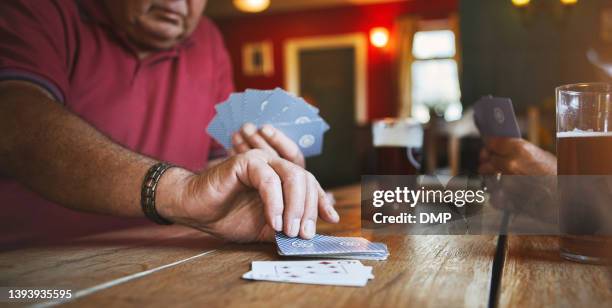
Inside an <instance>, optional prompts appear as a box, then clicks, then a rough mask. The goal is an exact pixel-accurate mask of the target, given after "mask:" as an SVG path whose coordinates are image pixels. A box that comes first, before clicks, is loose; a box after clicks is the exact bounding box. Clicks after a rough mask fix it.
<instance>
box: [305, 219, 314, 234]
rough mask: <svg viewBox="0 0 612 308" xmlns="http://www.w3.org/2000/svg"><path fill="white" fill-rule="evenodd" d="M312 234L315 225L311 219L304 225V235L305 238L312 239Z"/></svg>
mask: <svg viewBox="0 0 612 308" xmlns="http://www.w3.org/2000/svg"><path fill="white" fill-rule="evenodd" d="M314 234H315V224H314V221H312V219H308V220H306V222H305V223H304V235H305V236H306V237H307V238H312V237H313V236H314Z"/></svg>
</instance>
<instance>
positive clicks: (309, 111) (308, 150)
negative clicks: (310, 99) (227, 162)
mask: <svg viewBox="0 0 612 308" xmlns="http://www.w3.org/2000/svg"><path fill="white" fill-rule="evenodd" d="M215 109H216V110H217V115H216V116H215V118H214V119H213V120H212V122H211V123H210V124H209V125H208V129H207V132H208V133H209V134H210V135H211V136H212V137H213V138H215V140H217V142H219V143H220V144H221V145H223V146H224V147H225V148H226V149H230V148H231V147H232V141H231V139H232V135H233V134H234V133H235V132H237V131H238V130H239V129H240V128H241V127H242V125H244V124H245V123H252V124H254V125H255V126H257V127H258V128H259V127H261V126H262V125H264V124H270V125H272V126H274V127H275V128H277V129H279V130H280V131H282V132H283V133H284V134H285V135H287V137H289V138H291V140H293V141H294V142H295V143H296V144H297V145H298V146H299V147H300V150H302V153H303V154H304V156H305V157H310V156H315V155H319V154H321V151H322V148H323V134H324V133H325V132H326V131H328V130H329V125H327V123H326V122H325V121H324V120H323V119H322V118H321V117H320V116H319V110H318V109H317V108H316V107H314V106H311V105H309V104H308V103H307V102H306V101H305V100H304V99H302V98H300V97H296V96H294V95H291V94H289V93H288V92H286V91H284V90H283V89H280V88H276V89H274V90H251V89H249V90H246V91H245V92H243V93H233V94H231V95H230V96H229V98H228V99H227V100H226V101H224V102H222V103H220V104H218V105H217V106H215Z"/></svg>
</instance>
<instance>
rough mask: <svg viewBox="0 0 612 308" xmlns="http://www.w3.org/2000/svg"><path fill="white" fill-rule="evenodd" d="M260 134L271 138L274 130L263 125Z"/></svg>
mask: <svg viewBox="0 0 612 308" xmlns="http://www.w3.org/2000/svg"><path fill="white" fill-rule="evenodd" d="M261 132H262V133H263V134H264V135H266V136H268V137H272V135H274V129H273V128H272V126H270V125H264V127H263V128H262V129H261Z"/></svg>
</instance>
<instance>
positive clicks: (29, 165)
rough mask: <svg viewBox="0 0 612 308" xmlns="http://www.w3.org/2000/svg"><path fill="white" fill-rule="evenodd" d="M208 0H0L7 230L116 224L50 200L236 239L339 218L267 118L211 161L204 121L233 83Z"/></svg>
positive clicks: (2, 189) (0, 126)
mask: <svg viewBox="0 0 612 308" xmlns="http://www.w3.org/2000/svg"><path fill="white" fill-rule="evenodd" d="M205 5H206V0H104V1H101V0H81V1H77V0H45V1H40V0H10V1H2V3H1V4H0V131H1V132H2V136H3V137H2V138H1V139H0V174H1V175H2V176H3V178H2V179H1V180H0V198H2V211H1V213H0V220H1V222H0V231H1V232H2V233H1V234H3V236H4V239H3V240H4V242H6V241H7V239H6V238H8V239H9V241H10V240H11V239H12V240H19V239H22V238H23V234H26V233H27V232H28V231H30V232H33V231H34V230H39V231H40V230H42V231H45V232H47V233H53V232H60V229H61V227H60V226H61V225H64V226H66V225H67V224H69V225H71V226H82V227H85V228H90V229H93V228H94V226H95V225H96V222H97V221H100V220H102V221H103V224H105V225H107V226H108V225H112V226H115V225H116V223H117V221H116V220H109V219H108V218H107V219H106V220H104V219H101V218H98V217H95V218H94V216H92V215H88V214H83V213H77V212H71V211H68V210H58V207H57V206H54V205H53V204H54V203H55V204H59V205H61V206H63V207H66V208H70V209H74V210H78V211H80V212H89V213H97V214H109V215H113V216H119V217H142V216H145V215H146V216H147V217H149V218H151V219H152V220H154V221H157V222H161V223H170V222H175V223H179V224H184V225H188V226H191V227H194V228H197V229H200V230H203V231H205V232H209V233H211V234H214V235H217V236H220V237H223V238H226V239H229V240H235V241H253V240H263V239H269V238H270V236H271V234H272V233H273V232H272V231H273V230H277V231H280V230H283V231H284V232H285V233H287V234H288V235H290V236H298V235H299V236H302V237H304V238H310V237H312V236H313V235H314V232H315V223H316V220H317V217H318V216H320V217H321V218H323V219H324V220H326V221H330V222H336V221H337V220H338V215H337V213H336V212H335V210H334V209H333V207H332V205H331V204H329V203H328V202H327V201H326V200H325V197H324V193H323V191H322V189H321V187H320V185H319V184H318V182H317V181H316V179H314V177H313V176H312V175H311V174H310V173H308V172H307V171H305V170H304V169H303V168H302V167H303V164H304V158H303V156H302V155H301V153H300V152H299V150H298V148H297V146H296V145H295V144H294V143H293V142H291V141H290V140H289V139H288V138H287V137H286V136H284V135H283V134H282V133H281V132H279V131H276V130H274V129H273V128H272V127H269V126H268V127H264V128H262V130H260V131H257V130H256V129H255V128H254V127H253V126H252V125H246V126H245V127H244V128H243V130H242V131H241V133H239V134H237V135H236V136H234V138H233V140H234V142H235V145H236V147H235V149H236V150H235V151H236V152H238V153H239V154H236V155H234V156H231V157H230V158H227V159H221V160H220V161H219V163H218V164H214V166H210V167H209V168H207V161H208V159H209V157H210V156H211V154H213V153H215V152H219V151H217V150H218V149H219V147H218V146H215V145H214V144H213V143H212V141H211V139H210V138H209V137H208V136H207V135H206V134H205V128H206V126H207V125H208V123H209V121H210V120H211V118H212V117H213V116H214V104H216V103H218V102H220V101H222V100H224V99H225V98H226V97H227V96H228V95H229V93H230V92H231V91H232V88H233V86H232V81H231V65H230V62H229V59H228V55H227V53H226V51H225V48H224V46H223V42H222V38H221V36H220V34H219V32H218V31H217V29H216V28H215V27H214V25H213V24H212V23H211V22H210V21H209V20H208V19H207V18H203V17H202V12H203V10H204V7H205ZM161 161H163V162H169V163H172V164H174V165H176V166H177V167H171V166H168V165H166V164H163V163H160V162H161ZM198 170H204V171H198ZM159 174H162V175H161V176H158V175H159ZM143 182H144V184H143ZM143 187H144V188H145V189H143ZM141 204H142V206H141ZM121 223H124V222H121ZM0 243H2V242H0Z"/></svg>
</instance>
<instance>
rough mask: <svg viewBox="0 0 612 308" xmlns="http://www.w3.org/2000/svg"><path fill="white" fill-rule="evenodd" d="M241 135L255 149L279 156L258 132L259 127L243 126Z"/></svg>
mask: <svg viewBox="0 0 612 308" xmlns="http://www.w3.org/2000/svg"><path fill="white" fill-rule="evenodd" d="M240 134H241V135H242V137H243V138H244V140H245V141H246V143H247V144H248V145H249V147H251V148H253V149H260V150H263V151H266V152H268V153H270V154H274V155H276V156H278V153H277V152H276V150H275V149H274V148H273V147H272V146H270V145H269V144H268V142H266V140H265V139H264V138H263V137H262V136H261V134H259V133H258V132H257V127H256V126H255V125H253V124H251V123H246V124H244V126H242V129H241V130H240Z"/></svg>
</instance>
